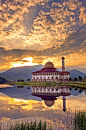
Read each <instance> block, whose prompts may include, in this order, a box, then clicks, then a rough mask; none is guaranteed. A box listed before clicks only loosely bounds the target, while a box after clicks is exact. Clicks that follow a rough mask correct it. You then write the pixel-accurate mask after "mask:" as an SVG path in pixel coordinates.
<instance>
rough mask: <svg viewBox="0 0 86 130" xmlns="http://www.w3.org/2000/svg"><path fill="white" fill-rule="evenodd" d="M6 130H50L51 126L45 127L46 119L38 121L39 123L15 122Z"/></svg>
mask: <svg viewBox="0 0 86 130" xmlns="http://www.w3.org/2000/svg"><path fill="white" fill-rule="evenodd" d="M8 130H52V127H50V126H48V127H47V124H46V121H44V122H42V121H40V122H39V123H37V122H36V121H34V122H30V123H29V122H28V121H27V122H22V123H20V124H19V123H17V124H15V126H10V128H9V129H8Z"/></svg>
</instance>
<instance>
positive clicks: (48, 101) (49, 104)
mask: <svg viewBox="0 0 86 130" xmlns="http://www.w3.org/2000/svg"><path fill="white" fill-rule="evenodd" d="M54 102H55V100H44V103H45V104H46V106H48V107H51V106H53V105H54Z"/></svg>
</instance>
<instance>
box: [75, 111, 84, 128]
mask: <svg viewBox="0 0 86 130" xmlns="http://www.w3.org/2000/svg"><path fill="white" fill-rule="evenodd" d="M74 124H75V130H86V112H84V111H78V112H75V119H74Z"/></svg>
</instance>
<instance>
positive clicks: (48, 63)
mask: <svg viewBox="0 0 86 130" xmlns="http://www.w3.org/2000/svg"><path fill="white" fill-rule="evenodd" d="M44 68H54V65H53V63H52V62H47V63H45V65H44Z"/></svg>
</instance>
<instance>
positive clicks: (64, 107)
mask: <svg viewBox="0 0 86 130" xmlns="http://www.w3.org/2000/svg"><path fill="white" fill-rule="evenodd" d="M62 100H63V111H64V112H65V111H66V96H63V99H62Z"/></svg>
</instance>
